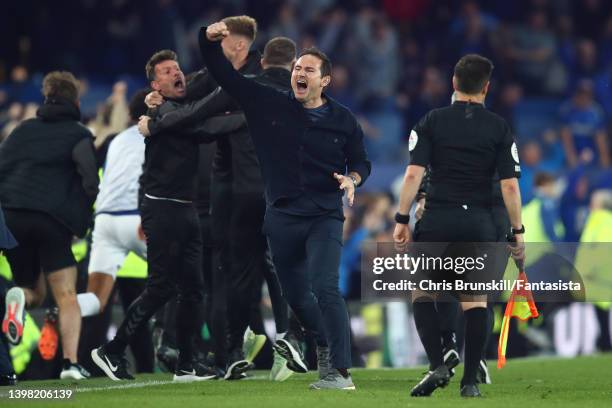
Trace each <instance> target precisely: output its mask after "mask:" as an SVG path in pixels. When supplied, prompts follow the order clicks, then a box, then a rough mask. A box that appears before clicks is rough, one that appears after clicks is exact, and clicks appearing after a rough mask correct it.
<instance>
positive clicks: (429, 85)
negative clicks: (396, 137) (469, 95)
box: [406, 66, 452, 133]
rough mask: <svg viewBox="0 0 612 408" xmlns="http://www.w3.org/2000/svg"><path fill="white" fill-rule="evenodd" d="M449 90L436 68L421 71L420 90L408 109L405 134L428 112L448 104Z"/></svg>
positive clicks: (430, 67)
mask: <svg viewBox="0 0 612 408" xmlns="http://www.w3.org/2000/svg"><path fill="white" fill-rule="evenodd" d="M451 93H452V92H451V89H450V87H449V85H448V82H447V81H446V80H445V79H444V78H443V77H442V73H441V72H440V70H439V69H438V68H436V67H433V66H429V67H427V68H425V70H424V71H423V78H422V82H421V89H420V92H419V94H418V97H417V99H416V100H414V101H413V102H412V103H411V104H410V107H409V109H408V112H407V118H406V124H407V130H408V132H407V133H410V129H412V128H413V127H414V125H416V124H417V122H418V121H419V120H421V118H422V117H423V116H424V115H425V114H426V113H427V112H429V111H430V110H432V109H435V108H440V107H442V106H445V105H449V104H450V97H451Z"/></svg>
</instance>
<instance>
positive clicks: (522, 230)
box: [510, 224, 525, 235]
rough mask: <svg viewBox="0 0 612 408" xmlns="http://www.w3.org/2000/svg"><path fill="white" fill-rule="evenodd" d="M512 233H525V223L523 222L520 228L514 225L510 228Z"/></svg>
mask: <svg viewBox="0 0 612 408" xmlns="http://www.w3.org/2000/svg"><path fill="white" fill-rule="evenodd" d="M510 233H511V234H512V235H518V234H524V233H525V226H524V225H523V224H521V228H519V229H514V227H511V228H510Z"/></svg>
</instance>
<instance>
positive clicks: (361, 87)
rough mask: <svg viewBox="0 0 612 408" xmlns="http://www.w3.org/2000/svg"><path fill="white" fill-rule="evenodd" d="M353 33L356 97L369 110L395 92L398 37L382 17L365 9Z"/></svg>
mask: <svg viewBox="0 0 612 408" xmlns="http://www.w3.org/2000/svg"><path fill="white" fill-rule="evenodd" d="M356 34H357V36H358V41H359V57H358V58H357V59H356V61H359V64H356V69H357V81H356V84H357V87H358V88H357V89H358V91H359V97H360V98H361V99H362V100H363V102H364V103H365V104H366V105H367V106H368V107H370V108H371V107H372V105H375V103H376V102H377V101H378V100H379V99H386V98H389V97H391V96H392V95H393V94H394V92H395V89H396V86H397V80H398V75H399V51H398V42H397V34H396V32H395V29H394V27H393V26H391V25H390V24H389V22H388V21H387V20H386V19H385V18H384V17H382V16H379V15H377V14H376V13H375V12H373V11H372V10H371V9H368V8H365V9H363V10H362V11H361V12H360V14H359V15H358V17H357V20H356ZM372 98H373V99H372ZM366 109H367V108H366Z"/></svg>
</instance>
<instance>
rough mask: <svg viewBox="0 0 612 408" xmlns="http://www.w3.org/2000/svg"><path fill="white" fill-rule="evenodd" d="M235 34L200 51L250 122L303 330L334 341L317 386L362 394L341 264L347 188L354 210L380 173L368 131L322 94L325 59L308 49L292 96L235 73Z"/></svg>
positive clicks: (267, 225) (288, 294)
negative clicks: (358, 193)
mask: <svg viewBox="0 0 612 408" xmlns="http://www.w3.org/2000/svg"><path fill="white" fill-rule="evenodd" d="M227 35H229V30H228V28H227V26H226V25H225V23H223V22H219V23H215V24H213V25H211V26H209V27H207V28H203V29H202V32H201V34H200V49H201V51H202V55H203V57H204V60H205V63H206V65H207V67H208V69H209V70H210V73H211V74H212V75H213V77H214V78H215V79H216V80H217V82H218V83H219V85H220V86H221V87H222V88H223V89H224V90H225V91H227V92H228V93H229V94H230V95H231V96H232V97H234V98H235V99H236V101H237V102H238V103H239V104H240V106H241V107H242V108H243V111H244V113H245V116H246V118H247V122H248V125H249V129H250V132H251V137H252V139H253V144H254V146H255V150H256V152H257V156H258V158H259V162H260V165H261V169H262V174H263V178H264V183H265V193H266V200H267V208H266V216H265V222H264V229H265V233H266V235H267V237H268V240H269V243H270V249H271V250H272V255H273V260H274V265H275V266H276V268H277V271H278V275H279V279H280V281H281V286H282V289H283V294H284V296H285V298H286V299H287V301H288V303H289V305H290V306H291V308H292V309H293V311H294V312H295V313H296V315H297V316H298V318H299V319H300V321H301V323H302V325H303V326H304V327H305V328H306V329H307V330H308V331H311V332H313V333H315V334H316V337H317V338H318V341H317V343H318V346H321V347H326V346H327V345H328V343H329V347H330V360H331V366H332V367H333V369H330V370H327V372H326V374H325V375H324V376H323V378H321V379H320V380H319V381H317V382H315V383H313V384H311V387H312V388H317V389H318V388H330V389H354V388H355V386H354V384H353V381H352V379H351V376H350V374H349V372H348V368H350V366H351V355H350V331H349V320H348V313H347V310H346V304H345V303H344V300H343V299H342V297H341V295H340V291H339V288H338V267H339V262H340V252H341V248H342V223H343V215H342V193H341V191H342V190H345V191H346V193H347V196H348V200H349V203H350V204H352V201H353V198H354V193H355V187H356V186H357V185H359V184H361V183H362V182H363V181H364V180H365V179H366V177H367V176H368V175H369V174H370V169H371V165H370V162H369V161H368V160H367V155H366V151H365V148H364V145H363V132H362V131H361V128H360V126H359V124H358V123H357V120H356V119H355V117H354V116H353V114H352V113H351V112H350V111H348V110H347V109H346V108H345V107H343V106H341V105H340V104H338V103H337V102H335V101H334V100H333V99H331V98H329V97H328V96H326V95H324V94H322V91H323V89H324V88H325V87H326V86H328V85H329V83H330V81H331V76H330V74H331V63H330V61H329V59H328V58H327V56H326V55H325V54H323V53H322V52H320V51H318V50H317V49H308V50H305V51H303V52H302V54H301V55H300V57H299V59H298V60H297V62H296V63H295V66H294V69H293V72H292V78H291V87H292V91H291V92H282V91H279V90H276V89H274V88H272V87H268V86H265V85H262V84H260V83H258V82H257V81H256V80H254V79H249V78H246V77H244V76H242V75H240V74H239V73H238V72H237V71H235V70H234V69H233V67H232V66H231V65H230V63H229V62H228V61H227V59H226V58H225V57H224V56H223V52H222V50H221V47H220V45H219V42H220V41H221V40H222V39H223V38H224V37H226V36H227ZM345 173H348V175H346V176H345V175H344V174H345ZM286 357H287V358H288V359H291V357H292V356H291V355H287V356H286ZM326 363H327V362H323V364H326Z"/></svg>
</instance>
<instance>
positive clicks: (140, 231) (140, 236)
mask: <svg viewBox="0 0 612 408" xmlns="http://www.w3.org/2000/svg"><path fill="white" fill-rule="evenodd" d="M136 233H137V234H138V239H139V240H141V241H146V240H147V237H146V235H145V233H144V229H142V223H140V224H138V230H136Z"/></svg>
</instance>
